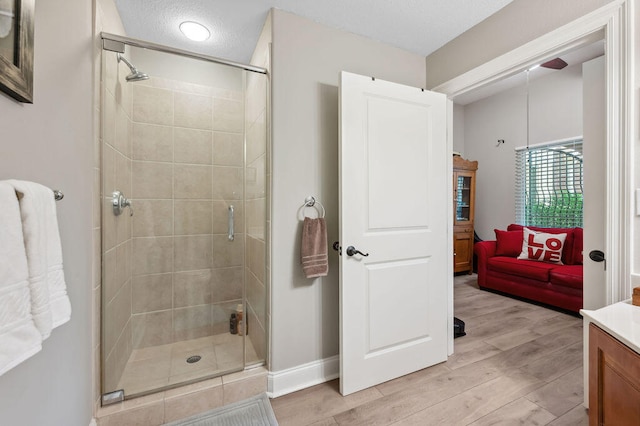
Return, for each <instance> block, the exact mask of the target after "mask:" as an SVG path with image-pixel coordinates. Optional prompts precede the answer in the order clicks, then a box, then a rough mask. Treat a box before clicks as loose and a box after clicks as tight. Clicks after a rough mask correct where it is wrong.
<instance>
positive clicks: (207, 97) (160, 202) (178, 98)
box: [102, 46, 266, 398]
mask: <svg viewBox="0 0 640 426" xmlns="http://www.w3.org/2000/svg"><path fill="white" fill-rule="evenodd" d="M117 56H118V55H117V53H115V52H110V51H106V50H105V51H103V61H102V63H103V65H102V76H103V77H102V169H103V170H102V182H103V186H102V193H103V197H102V217H103V223H102V230H103V238H102V242H103V250H102V251H103V253H102V254H103V288H102V315H103V321H102V323H103V328H102V371H103V380H102V391H103V393H109V392H113V391H115V390H119V389H123V390H124V394H125V397H127V398H128V397H131V396H136V395H142V394H146V393H150V392H155V391H157V390H160V389H164V388H168V387H172V386H177V385H179V384H184V383H189V382H193V381H197V380H201V379H203V378H208V377H214V376H219V375H221V374H225V373H228V372H232V371H238V370H241V369H243V368H244V366H245V352H246V357H247V359H248V360H249V362H252V363H255V362H263V360H264V352H265V351H264V349H262V348H259V349H258V350H256V349H255V348H254V346H253V345H254V341H251V340H249V339H245V334H246V332H247V331H249V333H250V335H252V334H253V331H254V330H252V328H254V327H255V332H256V336H257V339H258V340H255V339H254V340H255V342H257V343H258V344H259V345H264V346H265V347H266V345H265V343H264V342H265V341H266V340H265V339H264V334H265V333H264V332H263V334H262V339H260V338H259V337H258V336H260V335H261V332H260V331H261V330H263V329H264V325H263V324H264V311H265V309H264V307H263V306H264V304H265V295H266V291H264V290H263V289H260V286H259V285H256V284H255V281H256V280H258V281H259V280H260V279H262V282H264V272H263V271H264V220H263V219H264V207H263V205H264V203H265V191H264V190H262V191H260V190H259V189H256V188H257V186H259V185H263V186H264V173H265V168H264V159H265V158H266V150H265V149H257V150H256V149H255V146H257V144H259V143H260V142H261V141H262V142H263V143H264V142H265V141H266V138H265V137H264V135H262V136H260V135H259V134H258V133H259V131H260V130H258V128H257V127H254V125H255V124H256V123H257V121H256V120H257V119H256V120H249V118H248V116H247V114H246V112H247V111H246V107H245V106H246V105H248V104H249V101H248V100H247V99H248V98H247V94H246V90H245V87H246V86H247V77H246V75H245V74H246V73H247V72H246V71H244V70H242V69H238V68H233V67H229V66H226V65H221V64H216V63H212V62H208V61H204V60H196V59H191V58H185V57H182V56H177V55H172V54H170V53H165V52H158V51H154V50H148V49H142V48H138V47H133V46H126V49H125V53H124V57H125V58H126V59H127V61H122V60H121V61H118V57H117ZM126 62H129V64H135V68H136V69H137V70H140V71H143V72H144V73H145V74H147V75H149V76H150V77H149V78H148V79H140V80H137V81H130V80H127V76H130V75H131V74H132V70H131V67H129V65H128V64H127V63H126ZM265 88H266V86H265ZM256 90H259V89H256ZM252 105H253V104H252ZM253 107H255V105H253ZM258 109H259V108H258ZM249 121H251V122H250V123H249ZM247 125H251V128H252V129H254V135H253V136H251V137H249V136H246V139H247V140H251V141H252V143H253V144H254V146H253V148H252V149H253V150H254V151H252V152H256V153H257V156H256V158H252V162H251V166H250V167H249V166H247V165H246V162H245V150H246V151H247V153H248V151H249V148H248V147H247V148H246V149H245V126H247ZM262 131H264V127H263V130H262ZM263 151H264V152H263ZM252 157H253V154H252ZM260 161H262V163H260ZM259 175H260V176H259ZM249 178H251V179H252V180H251V182H250V183H247V184H246V185H247V188H248V189H247V190H245V179H249ZM114 191H119V192H120V193H121V194H122V195H123V197H125V198H126V199H127V200H128V201H129V202H130V206H131V208H130V209H128V208H124V209H123V210H122V214H119V215H116V214H114V205H113V193H114ZM249 191H251V199H250V200H247V199H246V195H247V194H246V193H247V192H249ZM261 205H262V207H261ZM247 208H248V209H249V212H250V214H251V217H250V218H249V220H250V222H251V224H250V225H246V224H245V218H246V211H247ZM132 213H133V215H131V214H132ZM261 215H262V216H261ZM260 216H261V217H262V218H263V219H260ZM260 221H262V225H260V224H259V223H258V222H260ZM232 228H233V229H232ZM247 228H250V229H251V232H250V233H247V232H245V231H246V229H247ZM232 231H233V232H232ZM260 234H261V236H262V239H261V240H260V238H259V235H260ZM249 235H251V236H250V237H249ZM260 242H261V244H262V252H260V250H261V248H260ZM247 259H250V261H251V262H252V263H251V265H249V264H248V263H247ZM260 271H262V272H260ZM248 274H251V277H250V278H248V279H249V280H251V282H252V285H251V286H250V290H246V289H245V280H246V278H245V275H248ZM263 287H264V286H263ZM247 293H248V294H247ZM245 296H248V302H246V303H245ZM260 305H262V306H260ZM259 306H260V307H259ZM258 318H259V319H258Z"/></svg>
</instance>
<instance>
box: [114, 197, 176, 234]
mask: <svg viewBox="0 0 640 426" xmlns="http://www.w3.org/2000/svg"><path fill="white" fill-rule="evenodd" d="M132 203H133V207H134V209H135V214H134V215H133V218H132V219H133V225H132V226H133V236H134V237H153V236H165V235H172V234H173V201H172V200H133V201H132ZM125 214H126V212H125Z"/></svg>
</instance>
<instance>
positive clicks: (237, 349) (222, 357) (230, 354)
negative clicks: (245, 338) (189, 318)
mask: <svg viewBox="0 0 640 426" xmlns="http://www.w3.org/2000/svg"><path fill="white" fill-rule="evenodd" d="M214 315H215V314H214ZM230 315H231V313H229V315H227V323H228V322H229V316H230ZM227 329H228V325H227ZM228 336H229V337H230V341H227V342H225V343H222V344H218V345H216V346H215V351H216V360H217V362H218V369H220V370H222V371H229V370H234V369H238V368H242V366H243V356H242V336H238V335H233V334H229V335H228ZM224 379H225V377H223V381H224Z"/></svg>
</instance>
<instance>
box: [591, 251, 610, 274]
mask: <svg viewBox="0 0 640 426" xmlns="http://www.w3.org/2000/svg"><path fill="white" fill-rule="evenodd" d="M589 259H591V260H593V261H594V262H604V270H605V271H606V270H607V259H606V258H605V257H604V252H603V251H602V250H591V251H590V252H589Z"/></svg>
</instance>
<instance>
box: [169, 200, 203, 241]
mask: <svg viewBox="0 0 640 426" xmlns="http://www.w3.org/2000/svg"><path fill="white" fill-rule="evenodd" d="M174 211H175V217H174V233H175V235H195V234H211V230H212V228H211V201H192V200H177V201H175V208H174Z"/></svg>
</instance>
